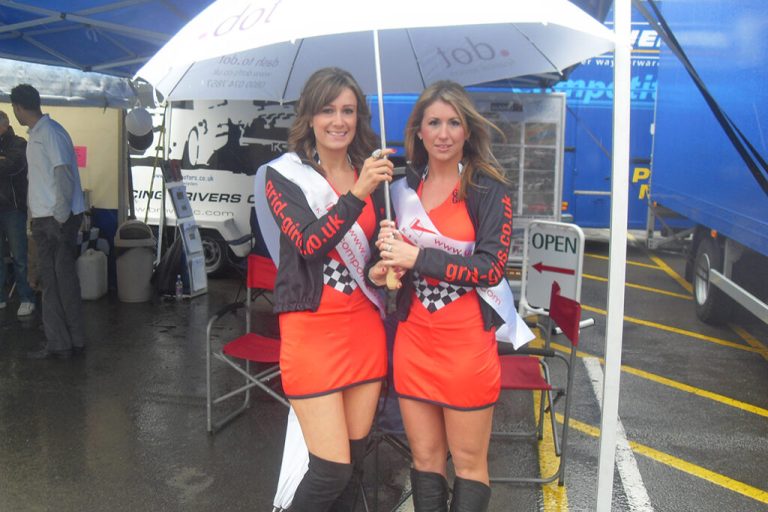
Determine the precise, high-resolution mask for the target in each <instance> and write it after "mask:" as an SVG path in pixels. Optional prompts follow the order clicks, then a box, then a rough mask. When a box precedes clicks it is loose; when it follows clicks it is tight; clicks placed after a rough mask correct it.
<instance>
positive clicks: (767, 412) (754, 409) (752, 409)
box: [550, 343, 768, 418]
mask: <svg viewBox="0 0 768 512" xmlns="http://www.w3.org/2000/svg"><path fill="white" fill-rule="evenodd" d="M550 346H551V347H552V348H553V349H555V350H559V351H560V352H564V353H565V354H570V353H571V349H570V347H566V346H565V345H561V344H559V343H552V344H551V345H550ZM576 355H577V356H578V357H581V358H584V357H594V358H596V359H598V360H599V361H600V363H601V364H603V365H605V360H604V359H603V358H600V357H597V356H594V355H591V354H587V353H586V352H582V351H580V350H577V351H576ZM621 370H622V371H624V372H626V373H629V374H631V375H635V376H637V377H640V378H643V379H647V380H650V381H653V382H656V383H657V384H662V385H664V386H669V387H671V388H674V389H677V390H679V391H684V392H686V393H691V394H693V395H696V396H700V397H702V398H707V399H709V400H712V401H714V402H719V403H721V404H724V405H727V406H729V407H734V408H736V409H741V410H742V411H746V412H748V413H751V414H756V415H758V416H764V417H766V418H768V409H763V408H762V407H758V406H756V405H752V404H748V403H746V402H740V401H739V400H734V399H733V398H730V397H727V396H724V395H719V394H717V393H713V392H711V391H707V390H705V389H701V388H697V387H694V386H690V385H688V384H684V383H682V382H678V381H676V380H672V379H668V378H667V377H662V376H661V375H656V374H655V373H650V372H646V371H645V370H639V369H637V368H632V367H631V366H627V365H624V364H623V365H621Z"/></svg>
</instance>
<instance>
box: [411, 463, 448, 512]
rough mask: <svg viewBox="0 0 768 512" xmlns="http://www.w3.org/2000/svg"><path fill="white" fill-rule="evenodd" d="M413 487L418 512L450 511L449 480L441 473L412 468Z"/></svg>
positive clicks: (414, 503) (414, 501)
mask: <svg viewBox="0 0 768 512" xmlns="http://www.w3.org/2000/svg"><path fill="white" fill-rule="evenodd" d="M411 489H412V490H413V508H414V509H415V511H416V512H447V511H448V482H447V481H446V480H445V477H444V476H443V475H441V474H440V473H430V472H428V471H419V470H417V469H413V468H411Z"/></svg>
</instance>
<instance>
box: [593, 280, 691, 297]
mask: <svg viewBox="0 0 768 512" xmlns="http://www.w3.org/2000/svg"><path fill="white" fill-rule="evenodd" d="M581 277H583V278H584V279H590V280H592V281H600V282H602V283H607V282H608V278H607V277H601V276H595V275H592V274H581ZM625 286H626V287H627V288H635V289H637V290H643V291H646V292H652V293H658V294H660V295H668V296H670V297H675V298H678V299H684V300H693V297H692V296H691V295H688V294H685V293H677V292H669V291H667V290H661V289H659V288H653V287H651V286H644V285H642V284H635V283H625Z"/></svg>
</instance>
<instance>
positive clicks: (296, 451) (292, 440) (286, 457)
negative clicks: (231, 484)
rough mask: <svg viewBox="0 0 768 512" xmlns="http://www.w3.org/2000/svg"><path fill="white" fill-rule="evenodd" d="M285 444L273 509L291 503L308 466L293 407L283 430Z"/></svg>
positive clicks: (307, 458)
mask: <svg viewBox="0 0 768 512" xmlns="http://www.w3.org/2000/svg"><path fill="white" fill-rule="evenodd" d="M285 439H286V443H285V444H284V445H283V461H282V463H281V464H280V477H279V478H278V480H277V492H276V493H275V498H274V500H273V503H274V509H273V510H275V511H277V510H284V509H287V508H288V507H289V506H290V504H291V501H293V493H294V492H295V491H296V487H298V486H299V482H301V479H302V478H304V473H306V472H307V466H308V464H309V451H307V445H306V444H305V443H304V435H303V434H302V433H301V425H299V418H298V417H297V416H296V411H294V410H293V407H291V408H290V410H289V411H288V426H287V428H286V429H285Z"/></svg>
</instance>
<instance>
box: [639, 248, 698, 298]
mask: <svg viewBox="0 0 768 512" xmlns="http://www.w3.org/2000/svg"><path fill="white" fill-rule="evenodd" d="M648 257H649V258H651V261H653V262H654V263H655V264H656V266H657V267H658V268H660V269H661V270H663V271H664V273H665V274H667V275H668V276H669V277H671V278H672V279H674V280H675V281H677V284H679V285H680V286H682V287H683V290H685V291H687V292H688V293H693V286H691V283H689V282H688V281H686V280H685V278H683V276H681V275H680V274H678V273H677V272H675V270H674V269H673V268H672V267H670V266H669V265H667V264H666V263H665V262H664V260H662V259H661V258H659V257H658V256H654V255H653V254H650V253H649V254H648Z"/></svg>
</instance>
